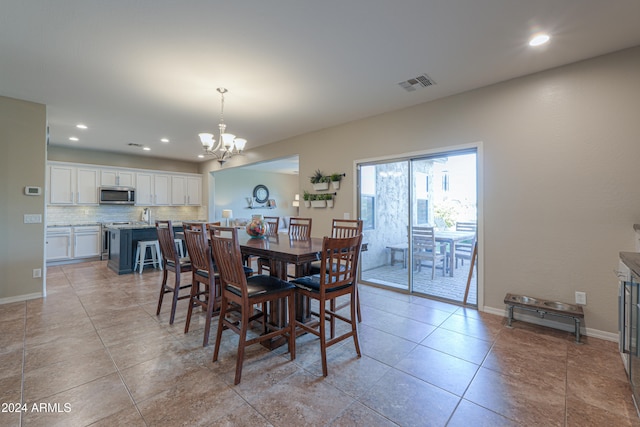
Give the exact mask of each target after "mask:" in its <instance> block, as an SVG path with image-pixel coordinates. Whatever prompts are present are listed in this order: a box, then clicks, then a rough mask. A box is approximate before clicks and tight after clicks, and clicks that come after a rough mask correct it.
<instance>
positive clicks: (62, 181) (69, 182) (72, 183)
mask: <svg viewBox="0 0 640 427" xmlns="http://www.w3.org/2000/svg"><path fill="white" fill-rule="evenodd" d="M49 203H50V204H52V205H97V204H98V169H96V168H90V167H75V166H67V165H52V166H49Z"/></svg>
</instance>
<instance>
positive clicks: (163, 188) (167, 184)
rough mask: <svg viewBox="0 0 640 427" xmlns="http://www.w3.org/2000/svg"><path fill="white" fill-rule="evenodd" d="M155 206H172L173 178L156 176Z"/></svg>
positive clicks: (154, 182)
mask: <svg viewBox="0 0 640 427" xmlns="http://www.w3.org/2000/svg"><path fill="white" fill-rule="evenodd" d="M153 191H154V205H156V206H168V205H170V204H171V176H170V175H163V174H155V175H154V179H153Z"/></svg>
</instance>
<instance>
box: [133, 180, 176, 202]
mask: <svg viewBox="0 0 640 427" xmlns="http://www.w3.org/2000/svg"><path fill="white" fill-rule="evenodd" d="M170 183H171V176H170V175H166V174H156V173H151V172H149V173H146V172H138V173H137V174H136V205H138V206H168V205H169V204H170V202H171V200H170V195H171V192H170V191H171V187H170Z"/></svg>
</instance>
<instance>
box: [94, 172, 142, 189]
mask: <svg viewBox="0 0 640 427" xmlns="http://www.w3.org/2000/svg"><path fill="white" fill-rule="evenodd" d="M135 178H136V174H135V172H134V171H132V170H120V169H102V170H101V171H100V185H101V186H105V187H135V184H136V182H135Z"/></svg>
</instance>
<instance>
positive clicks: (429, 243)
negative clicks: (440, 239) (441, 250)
mask: <svg viewBox="0 0 640 427" xmlns="http://www.w3.org/2000/svg"><path fill="white" fill-rule="evenodd" d="M411 238H412V240H413V248H414V251H425V252H431V251H433V250H434V249H435V247H436V235H435V229H434V228H433V227H422V226H414V227H413V232H412V235H411Z"/></svg>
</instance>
